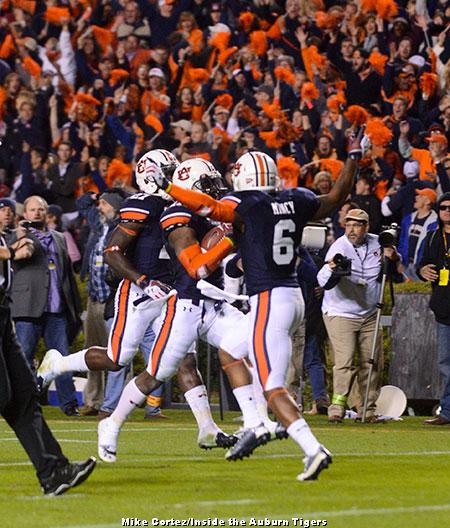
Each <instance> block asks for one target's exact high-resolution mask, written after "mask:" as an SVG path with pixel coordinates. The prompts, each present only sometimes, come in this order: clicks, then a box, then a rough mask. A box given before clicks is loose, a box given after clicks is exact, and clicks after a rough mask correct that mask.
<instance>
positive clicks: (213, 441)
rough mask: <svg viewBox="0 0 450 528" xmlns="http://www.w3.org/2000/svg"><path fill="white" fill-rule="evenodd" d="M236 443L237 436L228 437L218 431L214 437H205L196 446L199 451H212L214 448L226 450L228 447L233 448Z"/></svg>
mask: <svg viewBox="0 0 450 528" xmlns="http://www.w3.org/2000/svg"><path fill="white" fill-rule="evenodd" d="M237 441H238V437H237V436H234V435H229V434H227V433H223V432H221V431H220V432H218V433H217V434H216V435H215V436H212V435H207V436H206V437H205V438H201V439H199V442H198V445H199V447H200V448H201V449H214V448H215V447H222V448H223V449H228V448H229V447H232V446H234V444H235V443H236V442H237Z"/></svg>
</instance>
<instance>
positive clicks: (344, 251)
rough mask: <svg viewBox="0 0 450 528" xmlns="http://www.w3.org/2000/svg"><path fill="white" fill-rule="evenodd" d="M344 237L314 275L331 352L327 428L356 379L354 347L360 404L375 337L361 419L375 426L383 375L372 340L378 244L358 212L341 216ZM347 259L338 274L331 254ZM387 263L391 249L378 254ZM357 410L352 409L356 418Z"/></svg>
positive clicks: (336, 419) (393, 254) (379, 354)
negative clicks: (347, 266)
mask: <svg viewBox="0 0 450 528" xmlns="http://www.w3.org/2000/svg"><path fill="white" fill-rule="evenodd" d="M345 220H346V226H345V235H344V236H342V237H341V238H339V239H337V240H336V242H334V243H333V244H332V245H331V246H330V249H329V250H328V252H327V255H326V261H327V263H326V264H325V265H324V266H323V267H322V269H321V270H320V271H319V274H318V276H317V279H318V282H319V285H320V286H322V287H323V288H325V294H324V298H323V303H322V312H323V318H324V322H325V327H326V329H327V332H328V337H329V339H330V342H331V345H332V347H333V398H332V401H331V405H330V407H329V408H328V420H329V422H330V423H340V422H342V420H343V418H344V414H345V406H346V403H347V399H348V396H349V393H350V390H351V387H352V384H353V381H354V379H355V376H356V374H357V370H356V367H355V366H354V364H353V363H354V357H355V352H356V347H357V346H358V348H359V371H358V382H359V386H360V389H361V391H362V392H361V401H363V399H364V392H365V390H366V386H367V383H368V373H369V358H370V356H371V349H372V341H373V339H374V338H376V350H375V357H374V361H375V363H374V370H373V377H372V379H371V380H370V386H369V399H368V407H367V419H368V421H370V422H374V423H375V422H376V421H377V420H378V419H377V416H376V415H375V401H376V398H377V390H378V389H379V387H380V382H381V373H382V371H383V368H382V367H383V352H382V351H383V348H382V336H381V332H380V331H379V330H380V329H378V331H379V333H378V335H377V336H375V335H374V334H375V320H376V309H377V302H378V298H379V289H380V282H379V280H378V279H379V276H380V272H381V261H380V245H379V243H378V237H377V236H376V235H372V234H369V233H368V231H369V216H368V214H367V213H366V212H365V211H363V210H362V209H351V210H350V211H349V212H348V213H347V215H346V217H345ZM338 253H340V254H341V256H342V255H343V256H344V257H347V258H349V259H351V270H349V272H350V273H348V272H346V271H345V272H344V271H342V270H340V269H339V268H338V266H337V259H336V257H335V255H337V254H338ZM384 256H385V258H388V259H389V260H390V261H391V262H392V263H394V262H396V261H398V260H399V256H398V254H397V253H396V251H395V249H393V248H387V249H384ZM361 411H362V409H361V408H359V409H358V413H359V414H361Z"/></svg>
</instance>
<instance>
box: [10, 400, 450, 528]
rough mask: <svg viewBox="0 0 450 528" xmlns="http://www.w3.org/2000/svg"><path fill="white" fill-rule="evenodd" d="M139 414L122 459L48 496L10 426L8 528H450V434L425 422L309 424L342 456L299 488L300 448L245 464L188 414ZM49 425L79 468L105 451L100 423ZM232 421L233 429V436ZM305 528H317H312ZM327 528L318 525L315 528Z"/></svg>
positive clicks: (268, 449)
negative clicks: (200, 432) (240, 524)
mask: <svg viewBox="0 0 450 528" xmlns="http://www.w3.org/2000/svg"><path fill="white" fill-rule="evenodd" d="M142 414H143V411H142V410H138V411H137V412H136V413H135V419H134V420H132V421H130V422H129V423H128V424H127V425H126V426H125V428H124V429H123V432H122V434H121V438H120V444H119V461H118V462H117V463H116V464H113V465H108V464H104V463H100V462H99V463H98V465H97V468H96V469H95V471H94V473H93V474H92V475H91V477H90V478H89V480H88V481H87V482H86V483H85V484H83V485H82V486H80V487H79V488H76V489H74V490H71V491H69V492H68V493H67V494H65V495H62V496H61V497H56V498H44V497H43V496H42V494H41V492H40V489H39V487H38V484H37V480H36V478H35V475H34V471H33V468H32V467H31V465H30V464H29V463H28V462H27V459H26V457H25V454H24V453H23V451H22V450H21V447H20V446H19V444H18V442H17V441H16V439H15V436H14V434H13V433H12V432H11V431H10V429H9V428H8V427H7V425H6V424H5V422H3V421H0V442H1V446H2V449H1V452H0V475H1V480H0V512H1V517H0V519H1V526H2V527H13V526H14V527H18V526H26V527H36V528H41V527H42V528H44V527H45V528H54V527H63V526H64V527H72V528H74V527H77V528H78V527H80V528H81V527H83V528H88V527H90V528H94V527H95V528H106V527H108V528H113V527H119V526H121V524H122V518H124V517H137V518H139V519H146V520H148V521H149V525H151V520H152V519H153V518H159V519H171V518H175V519H187V518H189V517H192V518H194V519H207V518H208V517H218V518H220V519H224V520H225V523H226V524H225V526H229V524H228V519H229V518H230V517H233V518H238V519H244V520H245V521H246V525H245V526H251V524H250V519H251V518H252V517H253V518H255V519H258V520H264V519H265V518H267V519H276V520H281V519H288V520H290V523H289V526H292V527H294V528H295V524H294V522H293V521H292V520H291V519H292V518H293V517H295V518H303V519H307V520H309V521H311V520H313V519H315V520H319V519H320V520H326V521H327V524H326V526H329V527H332V528H344V527H345V528H347V527H351V528H353V527H358V528H360V527H362V528H365V527H368V528H378V527H383V528H384V527H402V528H403V527H407V528H414V527H421V528H425V527H426V528H429V527H443V528H444V527H448V526H450V427H446V428H429V427H428V428H427V427H425V426H422V425H421V420H420V419H419V418H405V419H404V421H402V422H397V423H387V424H384V425H362V424H354V423H352V422H350V421H346V422H345V423H344V424H343V425H340V426H330V425H328V424H327V423H326V418H325V417H313V418H312V419H310V420H309V422H310V423H311V424H312V427H313V430H314V431H315V433H316V434H317V436H318V438H319V440H320V441H321V442H322V443H324V444H325V445H326V446H327V447H328V448H329V449H330V450H331V451H332V452H333V455H334V462H333V464H332V466H331V467H330V469H328V470H326V471H324V472H323V473H322V474H321V476H320V478H319V480H318V481H316V482H304V483H302V482H297V481H296V480H295V477H296V475H297V474H298V473H299V472H300V470H301V469H302V467H303V466H302V461H301V456H300V454H299V450H298V448H297V446H296V445H295V444H294V443H293V442H292V441H291V440H283V441H277V442H272V443H271V444H269V445H266V446H263V447H261V448H260V449H259V450H257V451H256V452H255V453H254V455H253V456H252V457H251V458H250V459H246V460H245V461H244V462H226V461H225V460H224V459H223V456H224V452H223V451H221V450H220V451H219V450H212V451H208V452H203V451H201V450H200V449H198V448H197V446H196V438H197V428H196V426H195V423H194V422H193V418H192V416H191V414H190V413H189V411H168V412H167V414H168V415H169V417H170V420H167V421H164V422H158V423H147V422H144V421H143V420H141V419H140V417H142ZM46 415H47V417H48V419H49V424H50V426H51V428H52V429H53V431H54V432H55V435H56V437H57V438H58V439H59V440H60V442H61V444H62V446H63V448H64V451H65V453H66V454H67V456H68V457H70V459H71V460H81V459H84V458H86V457H88V456H89V455H95V454H96V441H97V435H96V430H97V421H96V419H94V418H83V419H80V418H72V419H69V418H67V419H64V418H62V415H61V413H60V412H59V411H58V410H55V409H49V408H46ZM233 416H235V414H233V413H227V415H226V418H227V419H226V422H225V423H224V425H223V427H224V429H225V430H226V431H229V432H231V431H233V430H234V429H235V428H236V424H234V423H233V422H232V417H233ZM297 526H300V527H302V526H307V523H303V524H300V521H298V523H297ZM316 526H317V525H316Z"/></svg>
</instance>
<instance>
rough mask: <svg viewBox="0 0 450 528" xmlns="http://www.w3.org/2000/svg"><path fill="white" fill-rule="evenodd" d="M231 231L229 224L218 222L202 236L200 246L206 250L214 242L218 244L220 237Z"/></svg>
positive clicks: (213, 244)
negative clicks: (218, 223)
mask: <svg viewBox="0 0 450 528" xmlns="http://www.w3.org/2000/svg"><path fill="white" fill-rule="evenodd" d="M232 232H233V229H232V227H231V225H230V224H220V225H218V226H215V227H213V228H212V229H210V230H209V231H208V232H207V233H206V235H205V236H204V237H203V238H202V241H201V244H200V246H201V248H202V249H204V250H205V251H208V250H209V249H211V248H212V247H214V246H215V245H216V244H218V243H219V242H220V241H221V240H222V238H224V237H226V236H227V235H229V234H230V233H232Z"/></svg>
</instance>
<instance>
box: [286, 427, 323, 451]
mask: <svg viewBox="0 0 450 528" xmlns="http://www.w3.org/2000/svg"><path fill="white" fill-rule="evenodd" d="M287 432H288V434H289V436H290V437H291V438H292V440H294V442H297V444H298V445H299V446H300V447H301V448H302V449H303V451H304V452H305V455H306V456H313V455H315V454H316V453H317V451H318V450H319V448H320V444H319V442H318V441H317V438H316V437H315V436H314V435H313V434H312V431H311V429H310V428H309V425H308V424H307V423H306V422H305V420H304V418H299V419H298V420H295V422H292V423H291V425H290V426H289V427H288V428H287Z"/></svg>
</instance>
